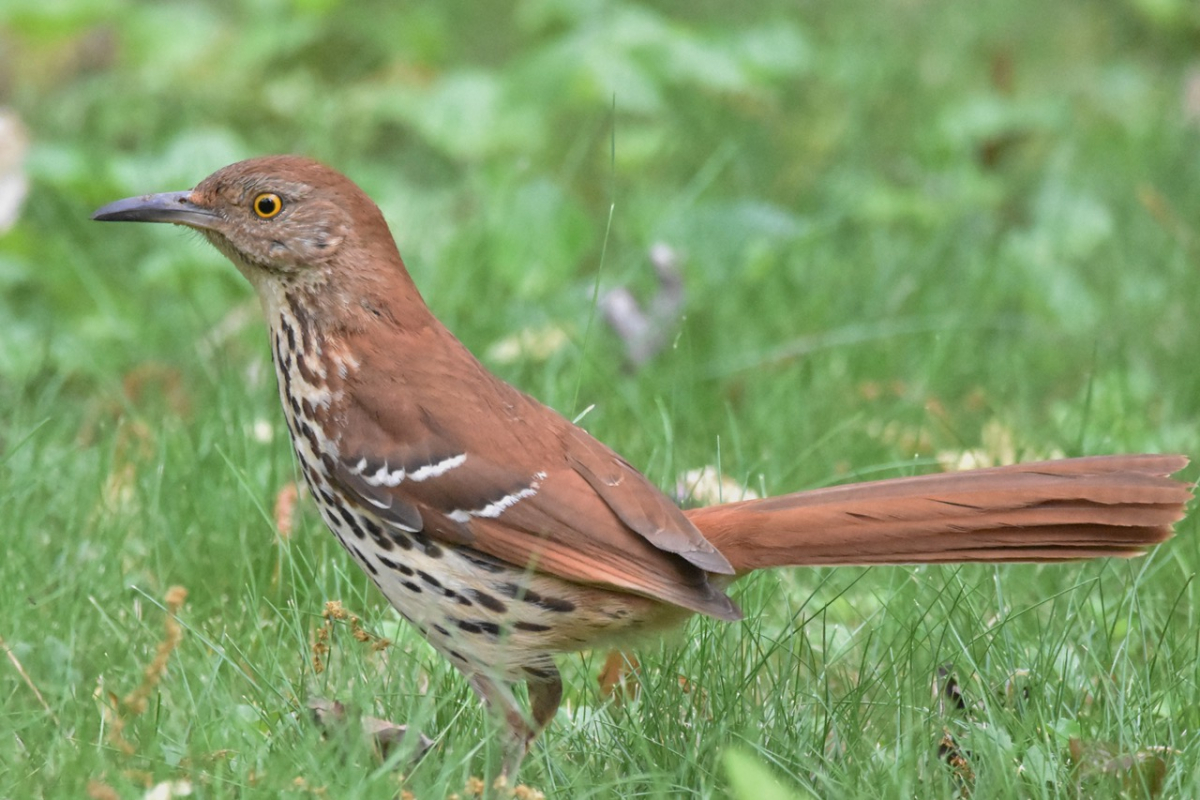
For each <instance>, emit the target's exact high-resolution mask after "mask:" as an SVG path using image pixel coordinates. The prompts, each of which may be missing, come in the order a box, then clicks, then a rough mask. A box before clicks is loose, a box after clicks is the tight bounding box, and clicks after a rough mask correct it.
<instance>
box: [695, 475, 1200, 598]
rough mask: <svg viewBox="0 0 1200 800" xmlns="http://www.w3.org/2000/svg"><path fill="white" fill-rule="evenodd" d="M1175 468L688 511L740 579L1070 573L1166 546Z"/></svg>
mask: <svg viewBox="0 0 1200 800" xmlns="http://www.w3.org/2000/svg"><path fill="white" fill-rule="evenodd" d="M1186 464H1187V458H1185V457H1184V456H1173V455H1135V456H1094V457H1089V458H1069V459H1060V460H1057V461H1043V462H1038V463H1030V464H1015V465H1012V466H1006V467H995V468H991V469H979V470H972V471H967V472H954V473H944V474H934V475H922V476H919V477H914V478H896V479H892V480H883V481H874V482H871V483H859V484H852V485H847V486H834V487H830V488H827V489H817V490H814V491H809V492H797V493H795V494H788V495H782V496H779V497H770V498H766V499H763V500H747V501H744V502H740V503H727V504H724V505H718V506H711V507H708V508H700V509H693V510H691V511H688V512H687V514H688V517H689V518H690V519H691V520H692V522H693V523H695V524H696V526H697V527H698V528H699V529H700V531H701V532H702V533H703V534H704V536H705V537H706V538H707V539H708V540H709V541H710V542H712V543H713V544H714V545H715V546H716V547H717V549H719V550H720V551H721V552H722V553H723V554H724V555H725V557H726V558H727V559H729V562H730V563H731V564H732V565H733V566H734V568H735V569H736V570H737V571H738V573H739V574H740V573H744V572H749V571H750V570H754V569H761V568H764V567H782V566H816V565H867V564H922V563H952V562H969V561H993V562H1002V561H1069V560H1074V559H1084V558H1097V557H1103V556H1117V557H1128V556H1135V555H1139V554H1141V553H1142V552H1144V551H1145V550H1146V548H1148V547H1151V546H1152V545H1155V544H1158V543H1159V542H1162V541H1164V540H1166V539H1168V538H1169V537H1170V536H1171V533H1172V529H1171V526H1172V525H1173V524H1174V523H1175V522H1178V521H1179V520H1180V519H1182V518H1183V515H1184V506H1185V504H1186V503H1187V502H1188V501H1189V500H1190V499H1191V497H1192V488H1193V486H1192V484H1188V483H1183V482H1181V481H1177V480H1174V479H1172V478H1171V477H1170V476H1171V475H1172V474H1173V473H1175V472H1177V471H1179V470H1180V469H1182V468H1183V467H1184V466H1185V465H1186Z"/></svg>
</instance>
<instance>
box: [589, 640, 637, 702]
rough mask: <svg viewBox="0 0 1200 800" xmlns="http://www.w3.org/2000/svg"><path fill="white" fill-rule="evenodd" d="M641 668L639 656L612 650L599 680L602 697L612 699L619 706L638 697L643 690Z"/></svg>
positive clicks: (601, 670) (601, 669) (605, 660)
mask: <svg viewBox="0 0 1200 800" xmlns="http://www.w3.org/2000/svg"><path fill="white" fill-rule="evenodd" d="M639 666H640V665H639V664H638V659H637V656H635V655H634V654H633V653H626V652H624V651H621V650H610V651H609V653H608V657H607V658H605V659H604V666H603V667H601V668H600V675H599V677H598V678H597V680H598V681H599V683H600V696H601V697H604V698H608V699H611V700H612V701H613V702H614V703H615V704H617V705H620V704H621V703H623V702H625V701H626V700H632V699H634V698H635V697H637V693H638V691H639V690H640V689H641V682H640V681H639V680H638V674H637V670H638V667H639Z"/></svg>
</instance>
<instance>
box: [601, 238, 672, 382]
mask: <svg viewBox="0 0 1200 800" xmlns="http://www.w3.org/2000/svg"><path fill="white" fill-rule="evenodd" d="M650 264H651V266H652V267H653V268H654V273H655V277H656V278H657V279H658V286H657V288H656V291H655V293H654V296H653V297H651V298H650V301H649V303H647V304H646V305H645V306H644V307H643V305H642V304H641V303H640V302H638V299H637V298H636V297H634V295H633V292H632V291H630V290H629V288H628V287H625V286H618V287H617V288H615V289H612V290H610V291H608V292H606V293H605V294H604V296H603V297H601V298H600V311H601V313H603V314H604V320H605V322H607V323H608V325H609V327H611V328H612V329H613V331H614V332H616V334H617V336H618V337H620V339H621V341H622V342H624V344H625V356H626V358H627V359H628V361H629V363H630V365H632V366H633V367H634V368H635V369H636V368H637V367H640V366H641V365H643V364H645V363H646V362H647V361H649V360H650V359H652V358H653V357H654V356H656V355H657V354H658V353H659V352H660V351H661V350H662V349H663V348H664V347H665V346H666V344H667V341H668V338H669V335H670V333H671V331H672V330H673V329H674V327H675V325H676V323H677V322H678V320H679V317H680V315H681V314H682V313H683V306H684V290H683V273H682V272H680V270H679V257H678V255H677V254H676V253H675V250H674V249H673V248H672V247H671V246H670V245H666V244H663V243H658V244H655V245H654V246H653V247H651V248H650Z"/></svg>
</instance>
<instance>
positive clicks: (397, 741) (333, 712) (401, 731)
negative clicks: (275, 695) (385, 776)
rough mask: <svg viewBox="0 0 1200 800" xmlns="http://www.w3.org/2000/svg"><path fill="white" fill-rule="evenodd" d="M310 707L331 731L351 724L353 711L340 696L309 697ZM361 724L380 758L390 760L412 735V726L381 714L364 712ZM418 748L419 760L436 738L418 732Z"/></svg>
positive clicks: (415, 757) (414, 753)
mask: <svg viewBox="0 0 1200 800" xmlns="http://www.w3.org/2000/svg"><path fill="white" fill-rule="evenodd" d="M308 708H309V710H310V711H312V714H313V719H314V720H315V721H316V723H317V726H318V727H320V728H322V729H323V730H326V731H329V730H333V729H344V728H345V727H346V725H347V724H348V721H349V718H350V714H349V712H348V711H347V710H346V706H345V705H343V704H342V703H341V702H340V701H337V700H326V699H325V698H323V697H313V698H310V699H309V701H308ZM359 724H360V725H361V726H362V731H363V734H364V735H365V736H366V737H367V738H368V739H369V740H370V741H371V744H372V746H373V747H374V748H375V750H376V752H378V753H379V755H380V758H382V759H384V760H386V759H387V758H388V756H390V755H391V754H392V753H393V752H394V751H395V749H396V748H397V747H399V746H400V745H401V743H403V742H404V741H405V739H406V738H407V737H408V735H409V733H408V726H407V725H398V724H396V723H395V722H390V721H388V720H386V719H380V718H379V717H372V716H367V715H365V714H364V715H362V716H361V717H359ZM415 735H416V737H417V740H416V749H415V751H414V752H413V756H412V760H413V761H416V760H417V759H419V758H421V757H422V756H423V755H425V753H426V752H427V751H428V750H429V748H431V747H433V740H432V739H430V738H429V737H428V736H426V735H425V734H423V733H421V732H420V731H417V732H416V733H415Z"/></svg>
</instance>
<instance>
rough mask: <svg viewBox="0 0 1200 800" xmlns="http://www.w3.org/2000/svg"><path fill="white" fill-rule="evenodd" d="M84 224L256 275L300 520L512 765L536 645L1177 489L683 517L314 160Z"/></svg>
mask: <svg viewBox="0 0 1200 800" xmlns="http://www.w3.org/2000/svg"><path fill="white" fill-rule="evenodd" d="M93 219H97V220H113V221H133V222H173V223H177V224H180V225H186V226H188V227H190V228H194V229H196V230H198V231H200V232H201V233H203V234H204V235H205V236H206V237H207V238H208V240H209V241H210V242H212V243H213V244H214V245H215V246H216V247H217V249H219V250H220V251H221V252H222V253H224V254H225V255H226V256H227V257H228V258H229V259H230V260H231V261H232V262H233V263H234V265H235V266H236V267H237V268H238V269H239V270H240V271H241V273H242V274H243V275H245V276H246V278H247V279H248V280H249V281H250V283H251V284H253V285H254V288H255V289H256V290H257V292H258V297H259V300H260V301H261V303H262V307H263V311H264V312H265V314H266V318H267V322H268V324H269V325H270V335H271V349H272V354H273V356H274V361H275V370H276V374H277V376H278V380H279V394H280V398H281V400H282V401H283V410H284V415H285V416H286V417H287V424H288V429H289V430H290V431H291V435H292V443H293V445H294V446H295V451H296V457H297V459H298V460H299V463H300V468H301V469H302V470H303V472H304V477H305V479H306V480H307V482H308V485H309V488H310V489H311V490H312V494H313V496H314V497H315V498H316V501H317V505H318V506H319V508H320V511H321V516H322V517H323V518H324V520H325V522H326V524H327V525H328V526H329V528H330V530H332V531H333V533H334V535H335V536H337V538H338V540H339V541H340V542H341V543H342V545H343V546H345V548H346V549H347V550H348V551H350V554H351V555H352V556H353V557H354V560H355V561H357V562H358V564H359V566H361V567H362V568H363V569H364V570H366V572H367V574H368V575H369V576H370V578H371V580H372V581H374V582H375V584H376V585H377V586H378V587H379V589H380V590H381V591H382V592H383V594H384V595H385V596H386V597H387V599H388V600H389V601H390V602H391V603H392V605H393V606H395V607H396V610H397V611H399V612H400V614H401V615H402V616H403V617H404V618H405V619H407V620H408V621H409V622H411V623H412V624H413V625H415V626H416V627H417V628H418V629H419V630H420V631H421V633H422V634H423V635H424V636H425V637H426V638H427V639H428V640H429V641H430V643H432V644H433V646H434V647H435V648H437V649H438V651H440V652H441V653H442V654H443V655H445V656H446V657H447V658H449V659H450V662H451V663H452V664H454V666H455V667H457V668H458V669H459V670H461V671H462V672H463V673H464V674H465V675H466V676H467V677H468V678H469V679H470V681H471V684H472V686H474V687H475V689H476V690H477V692H478V693H479V695H480V696H481V697H482V698H483V699H484V700H485V701H486V702H487V703H488V704H489V705H491V706H492V707H493V709H494V710H496V711H498V712H500V713H501V714H502V715H503V718H504V720H505V722H506V723H507V732H508V734H509V736H510V737H511V738H510V739H509V741H508V744H507V749H506V752H507V754H508V755H507V757H506V759H505V770H506V771H507V772H510V773H511V772H513V771H515V769H516V767H517V765H518V764H519V762H520V759H521V757H522V756H523V755H524V753H525V751H526V749H527V748H528V746H529V744H530V743H531V742H532V741H533V739H534V737H535V736H536V735H537V733H538V731H539V730H540V729H541V728H542V727H543V726H545V725H546V724H547V723H548V722H549V721H550V720H551V718H552V717H553V716H554V713H555V711H556V709H557V708H558V705H559V701H560V699H561V696H562V682H561V680H560V678H559V673H558V670H557V669H556V667H555V664H554V656H555V655H556V654H557V653H562V652H568V651H575V650H580V649H585V648H591V647H595V646H597V645H601V644H612V643H617V644H619V643H621V642H622V641H627V640H629V639H630V638H631V637H634V636H636V635H638V634H644V633H652V632H654V631H658V630H661V629H665V628H669V627H672V626H677V625H679V624H680V623H681V622H682V621H683V620H684V619H686V618H687V617H688V616H690V615H691V614H692V613H693V612H699V613H701V614H707V615H709V616H711V617H716V618H717V619H723V620H736V619H739V618H740V617H741V612H740V611H739V610H738V608H737V606H735V605H734V603H733V602H732V601H731V600H730V599H729V597H728V596H726V594H725V590H726V589H727V588H728V587H729V585H730V584H731V583H733V581H735V580H736V579H737V578H739V577H741V576H743V575H745V574H747V573H749V572H751V571H752V570H755V569H761V568H764V567H781V566H795V565H835V564H841V565H865V564H914V563H944V562H971V561H976V562H979V561H982V562H1006V561H1067V560H1072V559H1083V558H1095V557H1100V556H1122V557H1124V556H1133V555H1137V554H1139V553H1141V552H1143V550H1144V549H1145V548H1147V547H1149V546H1151V545H1154V544H1157V543H1159V542H1162V541H1164V540H1165V539H1167V538H1168V537H1169V536H1170V535H1171V526H1172V524H1173V523H1174V522H1176V521H1178V520H1179V519H1181V518H1182V516H1183V513H1184V504H1185V503H1186V502H1187V501H1188V500H1189V499H1190V497H1191V491H1190V488H1191V487H1190V486H1189V485H1187V484H1184V483H1180V482H1178V481H1175V480H1173V479H1171V478H1170V477H1168V476H1170V475H1171V474H1172V473H1174V472H1176V471H1177V470H1179V469H1181V468H1182V467H1183V466H1184V465H1185V464H1186V463H1187V460H1186V459H1185V458H1184V457H1182V456H1173V455H1127V456H1100V457H1092V458H1075V459H1064V460H1059V461H1048V462H1043V463H1037V464H1023V465H1015V466H1007V467H998V468H994V469H983V470H976V471H971V472H961V473H955V474H940V475H939V474H934V475H925V476H921V477H910V478H898V479H894V480H885V481H877V482H873V483H862V484H855V485H848V486H839V487H834V488H827V489H818V490H816V491H810V492H800V493H797V494H789V495H784V496H781V497H772V498H768V499H765V500H751V501H746V502H740V503H728V504H725V505H718V506H714V507H710V508H701V509H696V510H691V511H681V510H680V509H679V508H678V507H677V506H676V505H675V504H674V503H673V502H672V501H671V500H669V499H668V498H667V497H666V496H664V495H663V494H662V492H660V491H659V490H658V489H657V488H655V487H654V486H653V485H652V484H651V483H650V482H649V481H648V480H647V479H646V478H645V477H643V476H642V475H641V474H640V473H639V472H638V471H637V470H636V469H634V468H633V467H632V466H630V465H629V464H628V463H627V462H625V461H624V460H623V459H622V458H621V457H620V456H618V455H616V454H615V453H614V452H612V451H611V450H609V449H608V448H607V447H605V446H604V445H603V444H601V443H600V442H598V441H596V440H595V439H593V438H592V437H591V436H589V435H588V434H587V433H585V432H584V431H583V430H581V429H579V428H578V427H576V426H575V425H573V424H571V423H570V422H568V421H567V420H566V419H564V418H563V417H561V416H559V415H558V414H557V413H555V412H554V411H551V410H550V409H548V408H546V407H545V406H543V405H541V404H540V403H538V402H537V401H536V400H534V399H532V398H530V397H529V396H527V395H525V394H523V393H521V392H520V391H518V390H516V389H514V388H513V387H512V386H510V385H508V384H507V383H505V382H504V381H502V380H500V379H499V378H497V377H495V376H494V375H492V374H491V373H490V372H488V371H487V370H486V369H485V368H484V367H483V366H482V365H481V364H480V363H479V362H478V361H477V360H476V359H475V358H474V357H473V356H472V355H471V353H470V352H469V351H468V350H467V349H466V348H465V347H464V346H463V345H462V344H461V343H460V342H459V341H458V340H457V339H456V338H454V336H453V335H452V334H450V333H449V332H448V331H447V330H446V329H445V328H444V327H442V325H441V323H439V322H438V321H437V319H435V318H434V316H433V314H432V313H431V312H430V311H429V309H428V308H427V307H426V306H425V303H424V302H423V301H422V299H421V295H420V294H419V293H418V292H417V288H416V286H415V285H414V284H413V281H412V279H411V278H410V277H409V274H408V272H407V271H406V270H405V267H404V262H403V261H401V259H400V254H399V253H398V252H397V250H396V245H395V243H394V242H393V240H392V236H391V233H390V232H389V230H388V227H387V223H386V222H384V219H383V215H382V214H381V213H380V211H379V209H378V208H377V207H376V206H375V204H374V203H373V202H371V200H370V198H368V197H367V196H366V195H365V194H364V193H363V192H362V190H360V189H359V188H358V187H357V186H355V185H354V183H352V182H351V181H350V180H349V179H348V178H346V177H345V176H343V175H341V174H340V173H338V172H336V171H335V170H333V169H330V168H328V167H326V166H323V165H321V164H318V163H316V162H314V161H310V160H308V159H304V158H299V157H294V156H274V157H268V158H259V159H253V160H250V161H243V162H240V163H237V164H233V165H232V166H228V167H225V168H224V169H222V170H220V171H218V172H216V173H214V174H213V175H211V176H209V177H208V178H205V179H204V180H203V181H202V182H201V183H200V184H199V185H198V186H197V187H196V188H195V189H193V190H191V191H185V192H173V193H168V194H154V195H146V196H144V197H135V198H130V199H127V200H120V201H118V202H115V203H111V204H109V205H106V206H104V207H103V208H101V209H99V210H98V211H96V213H95V214H94V215H93ZM521 682H525V683H527V684H528V685H529V695H530V704H531V707H532V715H531V717H527V716H526V714H525V713H524V712H523V711H522V709H521V706H520V705H519V704H518V703H517V701H516V699H515V698H514V695H513V691H512V689H513V687H514V685H516V684H519V683H521Z"/></svg>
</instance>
